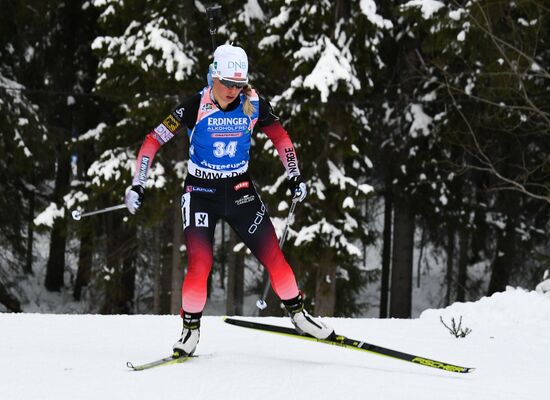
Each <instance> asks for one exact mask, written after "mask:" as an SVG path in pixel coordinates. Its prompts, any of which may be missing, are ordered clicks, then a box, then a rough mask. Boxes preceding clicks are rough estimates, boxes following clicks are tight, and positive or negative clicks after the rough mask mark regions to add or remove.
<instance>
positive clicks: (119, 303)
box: [100, 213, 137, 314]
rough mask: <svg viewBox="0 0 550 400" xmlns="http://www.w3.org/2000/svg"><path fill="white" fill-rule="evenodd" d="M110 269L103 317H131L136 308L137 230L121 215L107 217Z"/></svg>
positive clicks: (108, 215) (107, 277)
mask: <svg viewBox="0 0 550 400" xmlns="http://www.w3.org/2000/svg"><path fill="white" fill-rule="evenodd" d="M105 220H106V228H107V229H106V232H107V269H108V271H109V272H108V274H107V275H106V276H105V299H104V302H103V305H102V307H101V310H100V313H101V314H130V313H132V312H133V309H134V293H135V272H136V271H135V259H136V250H137V249H136V241H137V238H136V233H137V232H136V228H135V227H130V226H128V225H127V224H124V223H123V221H122V217H121V216H120V214H116V213H110V214H106V216H105Z"/></svg>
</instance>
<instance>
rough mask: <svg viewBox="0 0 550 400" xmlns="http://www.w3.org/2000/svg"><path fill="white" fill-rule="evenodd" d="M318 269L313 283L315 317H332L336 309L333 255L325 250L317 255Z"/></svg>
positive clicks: (328, 250) (328, 249) (330, 250)
mask: <svg viewBox="0 0 550 400" xmlns="http://www.w3.org/2000/svg"><path fill="white" fill-rule="evenodd" d="M319 256H320V257H319V267H318V269H317V276H316V282H315V307H314V313H315V315H320V316H323V317H332V316H334V311H335V309H336V265H335V263H334V253H333V250H332V249H330V248H325V249H324V250H322V251H321V252H320V255H319Z"/></svg>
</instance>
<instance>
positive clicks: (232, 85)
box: [220, 78, 248, 89]
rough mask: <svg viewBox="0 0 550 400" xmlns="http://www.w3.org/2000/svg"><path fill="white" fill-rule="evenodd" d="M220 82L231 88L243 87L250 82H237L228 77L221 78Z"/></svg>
mask: <svg viewBox="0 0 550 400" xmlns="http://www.w3.org/2000/svg"><path fill="white" fill-rule="evenodd" d="M220 83H221V84H222V85H223V86H225V87H226V88H228V89H231V88H237V89H242V88H243V87H245V86H246V85H247V83H248V82H246V81H243V82H235V81H230V80H228V79H223V78H220Z"/></svg>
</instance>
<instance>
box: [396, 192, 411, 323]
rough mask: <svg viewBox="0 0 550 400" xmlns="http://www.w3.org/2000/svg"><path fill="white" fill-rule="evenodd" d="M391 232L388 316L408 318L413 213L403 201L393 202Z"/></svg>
mask: <svg viewBox="0 0 550 400" xmlns="http://www.w3.org/2000/svg"><path fill="white" fill-rule="evenodd" d="M393 232H394V234H393V257H392V271H391V298H390V317H392V318H410V317H411V311H412V275H413V274H412V271H413V251H414V214H413V212H412V210H411V209H410V206H409V205H408V204H407V203H406V202H405V201H400V202H398V203H396V204H395V214H394V230H393Z"/></svg>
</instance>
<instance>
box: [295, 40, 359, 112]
mask: <svg viewBox="0 0 550 400" xmlns="http://www.w3.org/2000/svg"><path fill="white" fill-rule="evenodd" d="M314 48H318V46H314ZM305 49H307V48H305ZM295 57H297V58H300V57H302V56H301V53H300V52H298V53H297V54H296V55H295ZM339 81H342V82H344V83H345V84H346V86H347V89H348V93H349V94H350V95H351V94H353V92H354V91H355V90H359V89H360V88H361V84H360V82H359V79H357V77H356V76H355V72H354V70H353V66H352V63H351V53H349V51H347V50H344V51H341V50H340V49H338V47H336V46H335V45H334V44H333V43H332V42H331V41H330V40H329V39H328V38H326V37H325V38H324V50H323V52H322V54H321V55H320V56H319V59H318V61H317V63H316V65H315V67H314V68H313V70H312V71H311V73H310V74H309V75H308V76H306V77H305V79H304V83H303V86H304V87H307V88H310V89H317V90H318V91H319V93H320V95H321V101H322V102H323V103H326V102H327V101H328V96H329V94H330V93H332V92H334V91H336V89H337V87H338V82H339Z"/></svg>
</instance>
